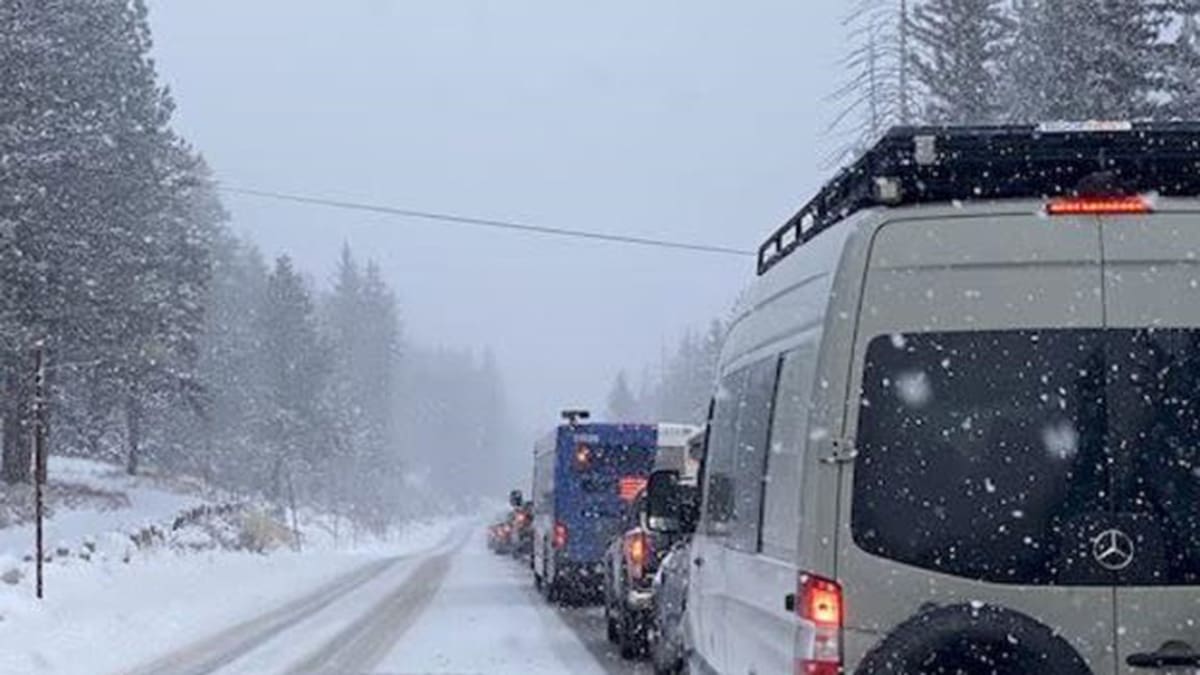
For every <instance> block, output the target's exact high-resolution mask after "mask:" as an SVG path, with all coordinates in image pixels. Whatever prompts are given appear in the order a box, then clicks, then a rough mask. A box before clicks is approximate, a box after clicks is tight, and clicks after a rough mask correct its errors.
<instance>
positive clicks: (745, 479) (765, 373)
mask: <svg viewBox="0 0 1200 675" xmlns="http://www.w3.org/2000/svg"><path fill="white" fill-rule="evenodd" d="M778 370H779V359H778V358H771V359H767V360H765V361H759V362H758V363H756V364H754V365H752V366H750V367H749V368H748V369H747V374H746V375H747V377H746V387H745V389H744V390H743V392H742V396H741V398H740V400H739V401H738V421H737V437H736V441H735V443H734V453H733V518H732V520H733V527H732V528H731V530H730V537H729V540H728V541H727V542H726V544H727V545H728V546H729V547H730V548H735V549H737V550H739V551H748V552H756V551H758V542H759V532H760V530H761V525H762V498H763V475H764V472H765V471H766V464H767V434H768V432H769V430H770V426H771V406H772V403H773V401H774V398H775V380H776V375H777V374H778Z"/></svg>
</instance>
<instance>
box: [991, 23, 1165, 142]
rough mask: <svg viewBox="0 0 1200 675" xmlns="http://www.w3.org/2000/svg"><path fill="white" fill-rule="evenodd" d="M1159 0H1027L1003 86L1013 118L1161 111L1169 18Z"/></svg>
mask: <svg viewBox="0 0 1200 675" xmlns="http://www.w3.org/2000/svg"><path fill="white" fill-rule="evenodd" d="M1156 4H1157V3H1152V2H1147V1H1146V0H1022V2H1021V3H1020V4H1019V5H1018V6H1017V8H1016V17H1017V26H1018V28H1017V32H1016V37H1015V40H1014V45H1013V56H1012V59H1011V62H1010V67H1009V69H1008V81H1007V83H1006V88H1005V100H1006V101H1007V108H1008V113H1007V118H1008V120H1010V121H1013V122H1037V121H1044V120H1086V119H1138V118H1146V117H1152V116H1155V115H1157V114H1158V112H1159V107H1160V104H1159V102H1158V101H1157V99H1156V97H1155V93H1156V92H1157V91H1160V90H1161V89H1162V87H1163V84H1164V83H1163V48H1162V45H1161V44H1160V43H1159V39H1160V32H1161V30H1162V28H1163V24H1164V19H1163V16H1162V14H1161V12H1160V11H1159V8H1158V7H1157V6H1156Z"/></svg>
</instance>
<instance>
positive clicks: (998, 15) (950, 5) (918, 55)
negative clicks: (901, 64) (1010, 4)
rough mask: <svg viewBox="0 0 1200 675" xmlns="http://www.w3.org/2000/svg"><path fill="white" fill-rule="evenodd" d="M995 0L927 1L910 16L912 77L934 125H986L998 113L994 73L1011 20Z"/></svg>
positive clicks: (926, 113) (998, 84)
mask: <svg viewBox="0 0 1200 675" xmlns="http://www.w3.org/2000/svg"><path fill="white" fill-rule="evenodd" d="M1003 4H1004V3H1003V2H1001V0H928V1H927V2H926V3H925V4H922V5H919V6H917V7H916V8H915V9H914V11H913V15H912V44H911V50H912V56H911V58H910V62H911V63H912V67H913V76H914V77H913V79H914V81H915V82H916V84H917V86H918V87H919V88H920V90H921V91H923V92H925V97H926V98H925V101H924V102H923V107H924V113H923V115H922V117H923V118H924V119H925V120H926V121H927V122H930V123H934V124H986V123H993V122H995V121H996V120H997V118H998V116H999V115H1000V112H1001V110H1002V104H1001V100H1000V83H999V69H1000V64H1001V62H1002V61H1003V60H1004V57H1005V55H1006V52H1007V45H1008V43H1009V41H1010V33H1011V31H1012V29H1013V27H1014V24H1013V22H1012V21H1011V20H1010V18H1009V17H1008V16H1006V14H1005V12H1004V8H1003Z"/></svg>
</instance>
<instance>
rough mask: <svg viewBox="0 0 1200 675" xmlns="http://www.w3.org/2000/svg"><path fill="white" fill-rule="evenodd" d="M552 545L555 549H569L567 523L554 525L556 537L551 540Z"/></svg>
mask: <svg viewBox="0 0 1200 675" xmlns="http://www.w3.org/2000/svg"><path fill="white" fill-rule="evenodd" d="M550 544H551V545H552V546H553V547H554V548H555V549H559V550H561V549H564V548H566V547H567V525H566V523H555V524H554V535H553V536H552V538H551V540H550Z"/></svg>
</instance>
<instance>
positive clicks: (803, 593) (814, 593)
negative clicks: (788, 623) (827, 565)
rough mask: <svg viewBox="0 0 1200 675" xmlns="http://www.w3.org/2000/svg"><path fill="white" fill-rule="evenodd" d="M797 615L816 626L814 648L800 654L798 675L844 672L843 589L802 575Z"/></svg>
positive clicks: (831, 582) (829, 582) (798, 583)
mask: <svg viewBox="0 0 1200 675" xmlns="http://www.w3.org/2000/svg"><path fill="white" fill-rule="evenodd" d="M795 604H796V614H797V616H799V617H800V619H802V620H804V621H805V622H807V623H809V624H811V625H812V627H813V640H812V647H811V650H809V651H808V653H804V654H798V655H797V659H796V673H797V675H838V674H839V673H841V672H842V621H843V618H844V606H843V604H842V587H841V585H839V584H838V583H837V582H836V581H831V580H829V579H825V578H823V577H818V576H815V575H812V574H807V573H803V572H802V573H801V574H800V576H799V579H798V580H797V583H796V603H795Z"/></svg>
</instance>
